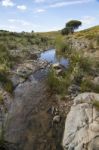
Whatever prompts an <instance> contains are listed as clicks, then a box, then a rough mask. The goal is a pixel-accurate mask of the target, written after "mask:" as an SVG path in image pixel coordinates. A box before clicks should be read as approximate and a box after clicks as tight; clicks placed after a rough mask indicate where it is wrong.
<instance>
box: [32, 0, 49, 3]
mask: <svg viewBox="0 0 99 150" xmlns="http://www.w3.org/2000/svg"><path fill="white" fill-rule="evenodd" d="M45 1H46V0H35V2H36V3H42V2H45Z"/></svg>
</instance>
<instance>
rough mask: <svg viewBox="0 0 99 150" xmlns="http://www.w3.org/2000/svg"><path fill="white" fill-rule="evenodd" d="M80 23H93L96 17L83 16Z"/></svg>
mask: <svg viewBox="0 0 99 150" xmlns="http://www.w3.org/2000/svg"><path fill="white" fill-rule="evenodd" d="M81 21H82V23H83V24H84V25H91V24H93V23H95V21H96V18H95V17H93V16H84V17H83V18H82V19H81Z"/></svg>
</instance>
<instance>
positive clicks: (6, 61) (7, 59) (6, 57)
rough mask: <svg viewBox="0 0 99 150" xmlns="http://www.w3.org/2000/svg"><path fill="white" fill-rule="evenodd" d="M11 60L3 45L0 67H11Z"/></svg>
mask: <svg viewBox="0 0 99 150" xmlns="http://www.w3.org/2000/svg"><path fill="white" fill-rule="evenodd" d="M10 59H11V58H10V55H9V52H8V50H7V48H6V47H5V46H4V45H3V44H0V65H5V66H7V67H9V66H10V64H11V60H10Z"/></svg>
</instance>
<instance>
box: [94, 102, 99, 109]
mask: <svg viewBox="0 0 99 150" xmlns="http://www.w3.org/2000/svg"><path fill="white" fill-rule="evenodd" d="M93 106H95V108H96V109H97V110H98V111H99V101H97V100H94V101H93Z"/></svg>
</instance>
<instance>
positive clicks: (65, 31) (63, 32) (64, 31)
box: [61, 28, 69, 35]
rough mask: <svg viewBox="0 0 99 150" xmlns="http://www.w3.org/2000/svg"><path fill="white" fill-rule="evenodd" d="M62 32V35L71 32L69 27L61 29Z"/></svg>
mask: <svg viewBox="0 0 99 150" xmlns="http://www.w3.org/2000/svg"><path fill="white" fill-rule="evenodd" d="M61 34H62V35H68V34H69V29H68V28H64V29H62V30H61Z"/></svg>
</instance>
